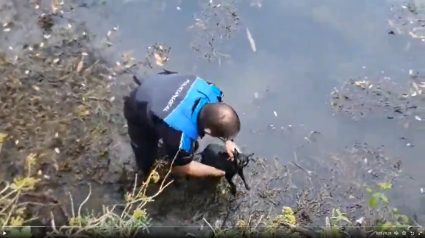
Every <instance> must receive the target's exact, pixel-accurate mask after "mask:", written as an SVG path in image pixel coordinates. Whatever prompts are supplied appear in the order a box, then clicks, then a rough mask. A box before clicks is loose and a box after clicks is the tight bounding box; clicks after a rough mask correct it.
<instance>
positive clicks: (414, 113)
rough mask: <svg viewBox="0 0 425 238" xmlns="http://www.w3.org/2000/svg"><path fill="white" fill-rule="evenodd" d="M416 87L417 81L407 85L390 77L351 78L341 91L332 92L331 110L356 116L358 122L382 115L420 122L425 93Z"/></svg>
mask: <svg viewBox="0 0 425 238" xmlns="http://www.w3.org/2000/svg"><path fill="white" fill-rule="evenodd" d="M416 77H417V76H416ZM415 84H417V83H416V81H414V80H412V81H410V82H409V83H408V85H407V86H405V85H400V84H396V83H394V82H393V81H392V80H391V79H390V78H388V77H384V78H382V79H379V80H371V79H368V78H364V79H362V80H354V79H350V80H349V81H348V82H346V83H345V84H344V85H343V86H342V87H341V88H340V89H337V88H335V89H334V90H333V91H332V92H331V107H332V109H334V111H337V112H341V113H345V114H349V115H352V116H353V119H355V120H358V119H360V118H363V117H366V116H370V115H380V116H385V117H387V118H388V119H398V120H403V121H404V122H405V123H408V122H409V121H410V120H412V119H415V120H417V121H420V120H421V116H422V115H424V114H425V111H424V108H423V107H421V106H420V105H422V104H423V102H424V101H425V94H424V93H423V92H422V89H421V88H420V87H419V86H417V87H415V86H414V85H415Z"/></svg>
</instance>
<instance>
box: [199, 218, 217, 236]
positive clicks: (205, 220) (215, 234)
mask: <svg viewBox="0 0 425 238" xmlns="http://www.w3.org/2000/svg"><path fill="white" fill-rule="evenodd" d="M202 219H203V220H204V222H205V223H207V225H208V226H209V227H210V228H211V230H212V231H213V233H214V237H217V233H216V232H215V230H214V228H213V227H212V226H211V224H210V223H209V222H208V221H207V219H205V217H203V218H202Z"/></svg>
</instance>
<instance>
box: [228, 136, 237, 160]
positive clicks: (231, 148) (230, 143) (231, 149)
mask: <svg viewBox="0 0 425 238" xmlns="http://www.w3.org/2000/svg"><path fill="white" fill-rule="evenodd" d="M235 149H236V144H235V143H234V142H233V141H230V140H228V141H226V152H227V154H229V159H230V160H233V158H235V155H234V154H233V153H234V151H235Z"/></svg>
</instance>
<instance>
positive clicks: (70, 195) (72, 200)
mask: <svg viewBox="0 0 425 238" xmlns="http://www.w3.org/2000/svg"><path fill="white" fill-rule="evenodd" d="M68 195H69V200H70V201H71V212H72V217H75V209H74V199H73V198H72V194H71V192H68Z"/></svg>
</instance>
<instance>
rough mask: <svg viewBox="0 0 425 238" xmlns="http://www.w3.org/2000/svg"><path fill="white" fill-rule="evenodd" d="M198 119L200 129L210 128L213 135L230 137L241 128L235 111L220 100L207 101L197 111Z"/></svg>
mask: <svg viewBox="0 0 425 238" xmlns="http://www.w3.org/2000/svg"><path fill="white" fill-rule="evenodd" d="M198 121H199V124H200V126H201V127H202V129H210V130H211V136H214V137H222V138H224V139H232V137H234V136H236V135H237V134H238V133H239V131H240V130H241V121H240V120H239V116H238V114H237V113H236V111H235V110H234V109H233V108H232V107H231V106H229V105H227V104H225V103H222V102H219V103H207V104H206V105H205V106H204V107H203V108H202V110H201V112H200V113H199V117H198Z"/></svg>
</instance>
